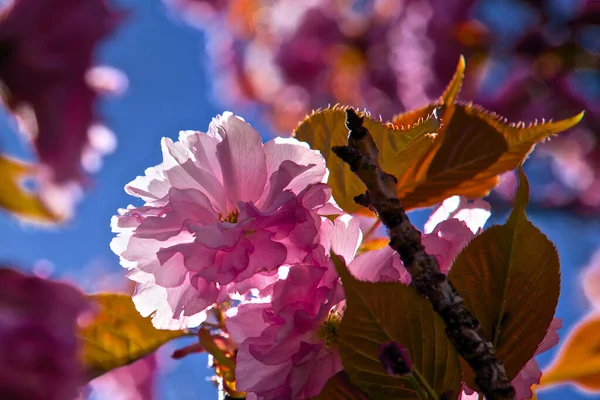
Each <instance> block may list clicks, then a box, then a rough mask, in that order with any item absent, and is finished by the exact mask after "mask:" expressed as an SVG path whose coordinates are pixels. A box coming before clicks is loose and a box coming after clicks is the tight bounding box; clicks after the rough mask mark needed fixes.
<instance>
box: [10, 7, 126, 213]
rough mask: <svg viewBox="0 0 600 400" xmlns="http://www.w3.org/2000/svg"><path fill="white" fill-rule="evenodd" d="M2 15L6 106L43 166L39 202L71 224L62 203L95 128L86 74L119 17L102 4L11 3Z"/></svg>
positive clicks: (79, 177) (76, 180)
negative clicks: (42, 200) (93, 127)
mask: <svg viewBox="0 0 600 400" xmlns="http://www.w3.org/2000/svg"><path fill="white" fill-rule="evenodd" d="M1 12H2V15H1V18H0V19H1V22H0V48H2V57H1V58H0V80H1V81H2V83H3V85H4V86H5V89H6V91H5V92H4V93H3V95H4V102H5V103H6V105H7V106H8V108H9V109H10V110H11V111H13V112H15V113H16V114H17V115H18V116H19V117H20V118H22V120H23V122H24V123H23V124H21V126H22V127H24V128H25V129H26V130H27V132H26V133H27V134H29V135H30V136H31V137H32V140H33V143H34V145H35V149H36V150H37V153H38V155H39V159H40V162H41V164H42V165H43V166H44V168H43V171H42V173H41V174H40V176H38V179H39V180H40V191H41V192H43V193H42V197H45V198H46V199H47V200H49V201H50V203H51V204H49V206H50V207H51V208H53V209H54V210H55V211H56V212H57V213H58V214H61V215H63V216H68V214H69V213H70V208H72V204H71V203H72V202H73V201H74V200H75V199H73V200H71V201H69V200H66V199H63V201H61V199H60V198H59V197H61V196H62V197H67V196H71V195H72V194H73V190H72V188H71V186H73V185H81V183H82V182H84V177H83V174H82V171H81V156H82V154H83V152H84V150H85V149H86V147H88V146H89V142H90V139H89V136H88V130H89V129H90V127H91V126H92V125H93V124H94V123H96V122H97V117H96V113H95V111H94V108H95V101H96V99H97V89H96V88H94V87H91V86H90V84H89V82H88V80H89V79H92V83H93V82H94V81H96V83H97V82H98V80H99V76H100V75H99V73H98V72H99V71H94V70H91V71H90V68H92V65H93V53H94V50H95V48H96V46H97V45H98V43H99V42H100V41H102V40H103V39H104V38H105V37H106V36H107V35H108V34H109V33H110V32H111V31H113V30H114V28H115V27H116V26H117V24H118V23H119V21H120V20H121V15H120V14H118V13H116V12H114V11H112V10H111V9H110V8H109V7H108V6H107V1H106V0H87V1H78V0H53V1H50V0H13V1H12V2H10V3H9V4H8V5H7V6H5V7H4V8H3V9H2V11H1ZM88 73H91V74H92V76H91V77H90V76H88V75H87V74H88ZM113 75H114V74H113ZM121 75H122V74H121ZM104 76H106V74H104ZM94 77H95V79H94ZM48 192H49V193H48Z"/></svg>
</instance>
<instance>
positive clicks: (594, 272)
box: [581, 250, 600, 309]
mask: <svg viewBox="0 0 600 400" xmlns="http://www.w3.org/2000/svg"><path fill="white" fill-rule="evenodd" d="M581 285H582V286H583V292H584V293H585V296H586V297H587V299H588V300H589V302H590V303H591V304H592V306H593V307H594V308H595V309H600V250H596V252H595V253H594V254H593V255H592V259H591V260H590V262H589V264H588V265H587V266H586V267H585V269H584V270H583V273H582V275H581Z"/></svg>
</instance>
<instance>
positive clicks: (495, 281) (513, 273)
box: [448, 168, 560, 387]
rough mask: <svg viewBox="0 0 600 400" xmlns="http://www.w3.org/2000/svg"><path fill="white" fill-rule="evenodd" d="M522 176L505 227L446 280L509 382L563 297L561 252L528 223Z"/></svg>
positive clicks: (486, 235)
mask: <svg viewBox="0 0 600 400" xmlns="http://www.w3.org/2000/svg"><path fill="white" fill-rule="evenodd" d="M519 177H520V184H519V188H518V190H517V194H516V198H515V202H514V208H513V210H512V213H511V215H510V216H509V218H508V220H507V222H506V223H505V224H504V225H496V226H493V227H491V228H489V229H487V230H486V231H484V232H483V233H482V234H480V235H478V236H476V237H475V238H474V239H473V240H472V241H471V242H470V243H469V244H468V245H467V247H466V248H465V249H464V250H463V251H462V252H461V253H460V254H459V255H458V256H457V257H456V260H455V261H454V264H453V265H452V269H451V270H450V274H449V275H448V277H449V279H450V281H451V282H452V283H453V285H454V287H455V288H456V290H457V291H458V293H459V294H460V295H461V296H462V298H463V299H464V301H465V306H466V307H467V309H469V310H470V311H471V312H472V313H473V315H474V316H475V318H477V320H478V321H479V322H480V323H481V326H482V328H483V330H484V332H485V335H486V337H487V338H488V339H489V340H491V341H492V343H493V344H494V348H495V350H496V355H497V357H498V358H499V359H500V360H501V361H502V362H503V363H504V366H505V368H506V372H507V374H508V377H509V378H510V379H512V378H514V377H515V376H516V375H517V374H518V372H519V371H520V370H521V369H522V368H523V366H525V364H526V363H527V361H529V359H531V357H533V355H534V353H535V351H536V349H537V347H538V346H539V344H540V343H541V342H542V340H543V339H544V337H545V335H546V332H547V330H548V327H549V326H550V322H551V321H552V319H553V317H554V312H555V309H556V304H557V302H558V296H559V292H560V266H559V260H558V253H557V251H556V248H555V247H554V245H553V244H552V242H550V240H548V238H547V237H546V236H545V235H544V234H543V233H542V232H541V231H540V230H539V229H538V228H536V227H535V226H533V225H532V224H531V222H529V220H528V219H527V216H526V215H525V207H526V206H527V203H528V202H529V185H528V183H527V178H526V177H525V174H524V173H523V171H522V168H519ZM464 365H465V364H464ZM464 365H463V367H464ZM463 372H464V373H465V375H464V376H463V379H464V380H465V382H466V383H467V385H468V386H469V387H474V386H473V385H474V384H473V373H472V371H471V370H470V369H469V368H463Z"/></svg>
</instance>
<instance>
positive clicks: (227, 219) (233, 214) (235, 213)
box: [219, 210, 240, 224]
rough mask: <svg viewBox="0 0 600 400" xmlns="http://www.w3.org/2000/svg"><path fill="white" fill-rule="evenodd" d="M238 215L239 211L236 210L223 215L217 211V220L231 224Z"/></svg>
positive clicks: (235, 220)
mask: <svg viewBox="0 0 600 400" xmlns="http://www.w3.org/2000/svg"><path fill="white" fill-rule="evenodd" d="M238 215H240V212H239V211H238V210H234V211H232V212H230V213H229V215H227V216H223V214H221V213H219V222H229V223H231V224H237V219H238Z"/></svg>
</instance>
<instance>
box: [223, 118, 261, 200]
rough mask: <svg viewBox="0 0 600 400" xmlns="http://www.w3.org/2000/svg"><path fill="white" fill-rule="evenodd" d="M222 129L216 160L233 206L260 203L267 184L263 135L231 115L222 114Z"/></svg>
mask: <svg viewBox="0 0 600 400" xmlns="http://www.w3.org/2000/svg"><path fill="white" fill-rule="evenodd" d="M220 128H221V129H222V136H223V141H222V142H221V143H219V144H218V145H217V157H218V159H219V162H220V165H221V170H222V173H223V186H224V187H226V188H227V196H228V198H229V199H230V201H231V202H232V203H234V204H235V203H237V202H238V201H256V200H258V199H259V198H260V197H261V195H262V193H263V191H264V188H265V184H266V181H267V168H266V157H265V152H264V149H263V146H262V140H261V138H260V135H259V134H258V132H256V131H255V130H254V129H253V128H252V127H251V126H250V125H249V124H248V123H246V122H245V121H243V120H241V119H239V118H238V117H236V116H234V115H232V114H223V120H222V125H221V126H220Z"/></svg>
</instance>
